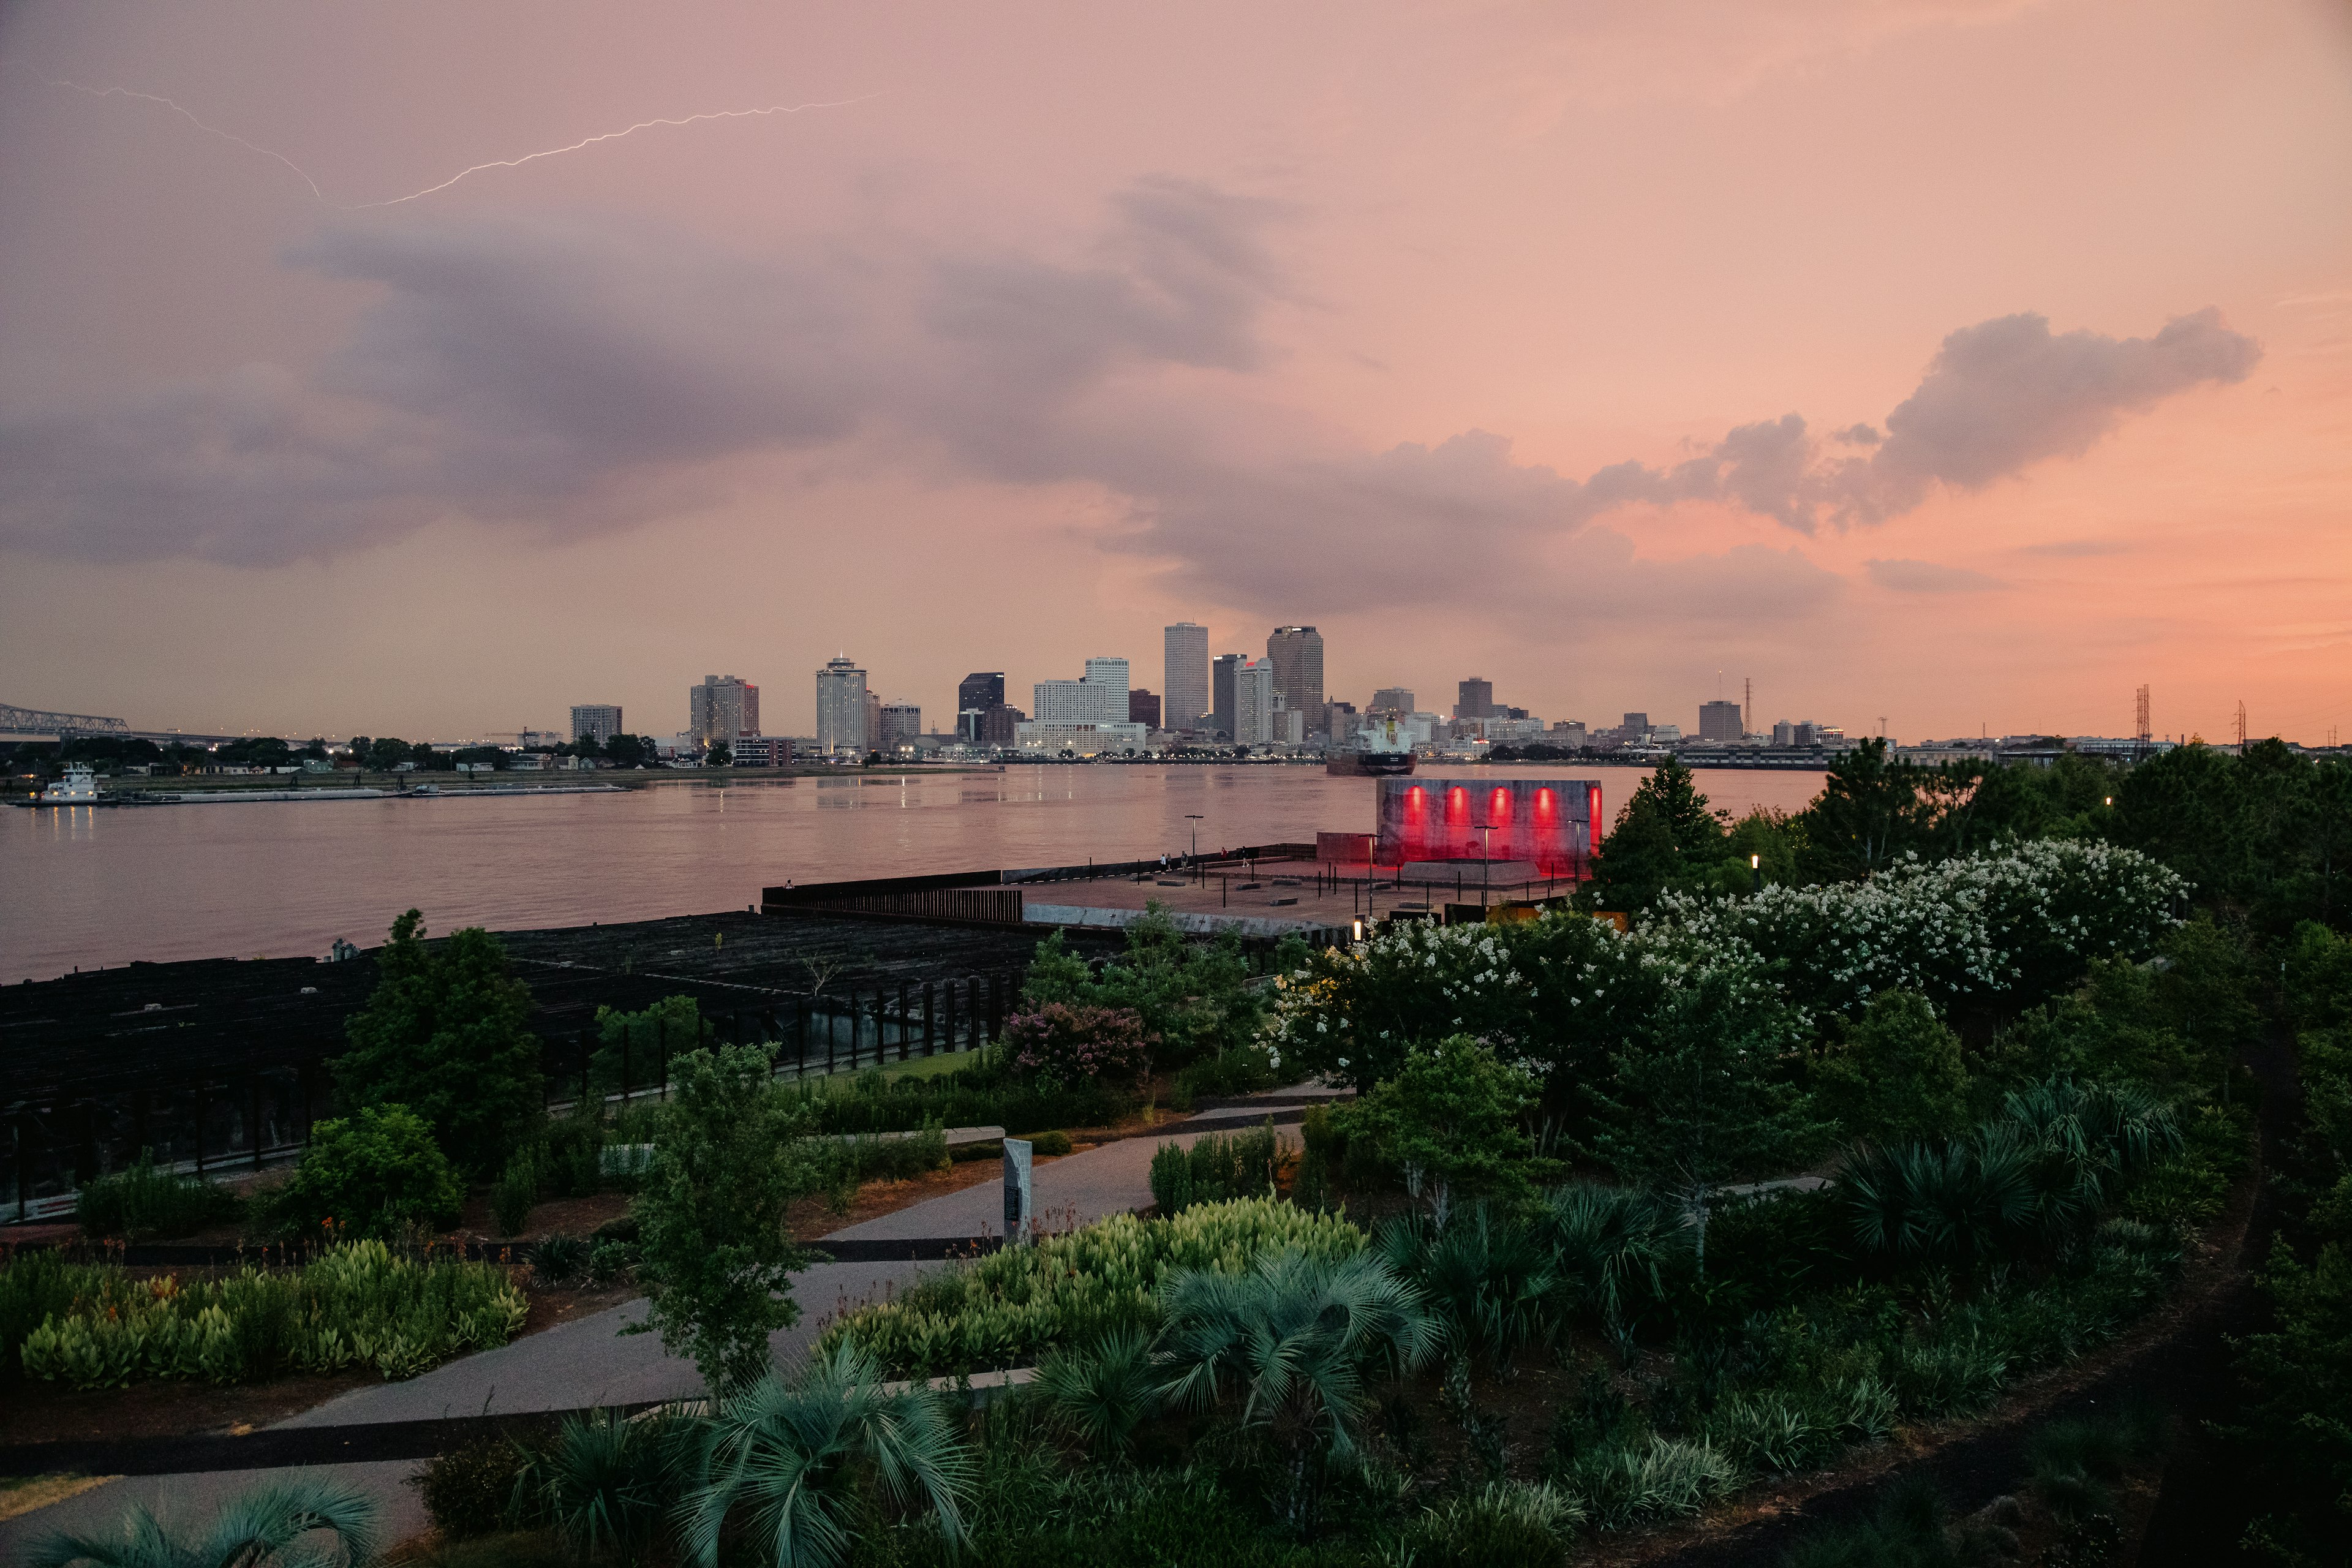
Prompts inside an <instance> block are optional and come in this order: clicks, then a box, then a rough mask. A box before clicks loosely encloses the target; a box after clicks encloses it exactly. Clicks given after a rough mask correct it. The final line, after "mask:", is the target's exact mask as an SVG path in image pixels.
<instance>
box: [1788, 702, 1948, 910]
mask: <svg viewBox="0 0 2352 1568" xmlns="http://www.w3.org/2000/svg"><path fill="white" fill-rule="evenodd" d="M1920 784H1921V777H1920V770H1919V769H1918V768H1916V767H1915V766H1913V765H1912V764H1911V763H1906V762H1904V761H1903V760H1902V759H1901V758H1899V757H1896V756H1895V755H1894V754H1893V753H1892V752H1889V751H1888V749H1887V745H1886V742H1885V741H1884V740H1881V739H1878V738H1876V737H1873V738H1871V739H1869V740H1864V741H1860V742H1856V743H1855V745H1854V747H1853V750H1852V751H1850V752H1845V753H1844V754H1843V755H1842V756H1840V757H1839V758H1838V760H1837V761H1836V762H1834V763H1832V764H1831V765H1830V774H1829V778H1828V779H1827V780H1826V781H1825V782H1824V783H1823V784H1822V793H1821V794H1820V795H1818V796H1816V797H1815V798H1814V800H1813V803H1812V805H1809V806H1807V807H1806V808H1805V813H1804V818H1805V838H1806V849H1807V852H1808V859H1809V860H1810V861H1811V865H1810V867H1809V869H1810V870H1811V872H1812V873H1813V874H1814V875H1816V876H1818V877H1821V878H1822V879H1825V880H1832V881H1852V880H1853V879H1857V878H1862V877H1867V876H1869V875H1870V874H1871V873H1872V872H1873V871H1881V870H1884V869H1885V868H1887V867H1889V866H1891V865H1893V864H1894V863H1895V860H1896V859H1898V858H1900V857H1901V856H1902V855H1903V853H1904V852H1905V851H1906V850H1911V849H1916V848H1917V847H1920V843H1921V831H1920V818H1921V814H1922V809H1923V808H1922V806H1921V804H1920V793H1919V792H1920Z"/></svg>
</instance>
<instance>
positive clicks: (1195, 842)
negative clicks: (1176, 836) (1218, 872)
mask: <svg viewBox="0 0 2352 1568" xmlns="http://www.w3.org/2000/svg"><path fill="white" fill-rule="evenodd" d="M1184 820H1185V821H1187V822H1205V821H1207V820H1208V818H1206V817H1204V816H1202V815H1201V814H1200V813H1199V812H1197V811H1188V812H1186V813H1185V814H1184ZM1192 875H1193V877H1194V879H1198V878H1199V877H1200V875H1201V830H1200V829H1199V828H1197V827H1196V828H1194V829H1192Z"/></svg>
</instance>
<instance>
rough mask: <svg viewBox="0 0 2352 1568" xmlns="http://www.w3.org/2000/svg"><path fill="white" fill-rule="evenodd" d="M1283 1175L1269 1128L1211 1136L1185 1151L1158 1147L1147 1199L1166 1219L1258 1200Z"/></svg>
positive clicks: (1275, 1138)
mask: <svg viewBox="0 0 2352 1568" xmlns="http://www.w3.org/2000/svg"><path fill="white" fill-rule="evenodd" d="M1281 1171H1282V1141H1281V1139H1280V1137H1279V1136H1277V1135H1276V1132H1275V1131H1274V1127H1273V1125H1272V1124H1271V1123H1268V1124H1267V1125H1266V1126H1265V1127H1261V1128H1257V1129H1255V1130H1254V1131H1247V1132H1231V1133H1226V1132H1211V1133H1207V1134H1204V1135H1203V1136H1202V1137H1200V1138H1198V1139H1196V1140H1194V1141H1193V1143H1192V1148H1190V1149H1186V1148H1185V1147H1183V1146H1182V1145H1181V1144H1179V1143H1162V1144H1161V1145H1160V1147H1159V1149H1158V1150H1157V1151H1156V1152H1154V1153H1153V1154H1152V1156H1151V1197H1152V1201H1153V1202H1155V1203H1157V1204H1158V1205H1160V1213H1161V1214H1162V1215H1168V1216H1171V1217H1172V1216H1174V1215H1179V1214H1181V1213H1183V1212H1184V1211H1185V1210H1186V1209H1188V1208H1191V1207H1192V1205H1195V1204H1208V1203H1223V1202H1224V1201H1225V1200H1227V1199H1229V1198H1254V1197H1263V1196H1265V1194H1268V1193H1270V1192H1272V1191H1273V1190H1274V1186H1275V1183H1276V1179H1277V1177H1279V1175H1280V1174H1281Z"/></svg>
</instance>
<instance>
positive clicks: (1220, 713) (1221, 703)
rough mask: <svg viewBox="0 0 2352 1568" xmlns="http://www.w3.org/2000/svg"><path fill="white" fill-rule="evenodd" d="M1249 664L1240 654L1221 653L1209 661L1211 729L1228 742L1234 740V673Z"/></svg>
mask: <svg viewBox="0 0 2352 1568" xmlns="http://www.w3.org/2000/svg"><path fill="white" fill-rule="evenodd" d="M1245 662H1247V660H1246V658H1245V657H1244V655H1242V654H1238V653H1221V654H1219V655H1218V656H1217V657H1216V658H1213V659H1211V660H1210V661H1209V728H1211V729H1212V730H1214V731H1217V733H1219V734H1221V735H1223V736H1224V737H1225V738H1226V739H1228V740H1232V739H1234V734H1235V731H1234V671H1235V670H1237V669H1239V668H1241V667H1242V666H1243V664H1244V663H1245Z"/></svg>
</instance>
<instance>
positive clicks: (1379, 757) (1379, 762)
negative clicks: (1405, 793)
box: [1323, 719, 1412, 779]
mask: <svg viewBox="0 0 2352 1568" xmlns="http://www.w3.org/2000/svg"><path fill="white" fill-rule="evenodd" d="M1323 771H1324V772H1325V773H1328V774H1330V775H1331V776H1332V777H1333V778H1335V779H1363V778H1393V777H1395V776H1396V775H1397V774H1399V773H1411V772H1412V738H1411V737H1410V736H1409V735H1408V734H1407V733H1406V732H1405V728H1404V726H1403V725H1402V724H1400V723H1398V722H1397V721H1395V720H1393V719H1381V720H1375V721H1372V722H1371V723H1369V724H1367V725H1365V726H1364V727H1363V728H1362V729H1361V730H1359V731H1356V735H1355V740H1354V742H1353V743H1352V744H1350V745H1349V747H1348V749H1347V750H1345V751H1340V752H1331V753H1330V755H1329V756H1328V758H1327V759H1325V761H1324V763H1323Z"/></svg>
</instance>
